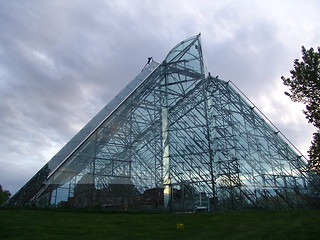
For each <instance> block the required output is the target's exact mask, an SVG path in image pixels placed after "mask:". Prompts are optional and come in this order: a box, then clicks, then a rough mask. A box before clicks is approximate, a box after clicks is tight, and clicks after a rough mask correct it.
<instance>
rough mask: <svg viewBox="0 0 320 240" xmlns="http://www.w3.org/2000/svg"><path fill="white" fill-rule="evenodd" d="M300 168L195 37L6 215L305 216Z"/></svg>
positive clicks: (106, 112)
mask: <svg viewBox="0 0 320 240" xmlns="http://www.w3.org/2000/svg"><path fill="white" fill-rule="evenodd" d="M305 169H306V162H305V160H304V159H303V157H302V156H301V154H299V153H298V151H297V150H296V149H295V148H294V146H292V144H290V142H289V141H287V140H286V138H284V136H283V135H282V134H281V133H280V132H279V131H278V129H277V128H276V127H275V126H274V125H273V124H272V123H270V122H269V121H268V119H267V118H266V117H265V116H264V115H263V114H262V113H261V112H259V111H258V110H257V108H255V106H254V105H253V104H252V103H251V102H250V101H249V100H248V99H246V97H245V96H244V95H243V94H242V93H241V92H240V91H239V90H238V89H237V88H236V87H235V86H234V85H233V84H232V83H231V82H230V81H229V82H227V81H224V80H221V79H218V78H214V77H211V76H210V74H209V75H208V74H207V73H206V72H205V70H204V63H203V55H202V49H201V42H200V34H199V35H197V36H194V37H191V38H189V39H187V40H185V41H182V42H181V43H179V44H178V45H176V46H175V47H174V48H173V49H172V50H171V51H170V52H169V53H168V55H167V57H166V58H165V60H164V61H163V62H162V63H161V64H159V63H157V62H155V61H153V60H152V61H150V62H149V63H148V64H147V65H146V66H145V67H144V69H143V70H142V72H141V73H139V74H138V76H137V77H136V78H134V79H133V80H132V81H131V82H130V83H129V84H128V85H127V86H126V87H125V88H124V89H123V90H122V91H121V92H120V93H119V94H118V95H117V96H116V97H115V98H114V99H113V100H112V101H111V102H110V103H108V104H107V105H106V106H105V107H104V108H103V109H102V110H101V111H100V112H99V113H98V114H97V115H96V116H95V117H94V118H93V119H92V120H91V121H90V122H89V123H88V124H87V125H86V126H84V128H83V129H82V130H81V131H80V132H79V133H77V134H76V135H75V136H74V137H73V138H72V139H71V140H70V141H69V142H68V143H67V144H66V145H65V146H64V147H63V148H62V149H61V150H60V151H59V152H58V153H57V154H56V155H55V156H54V157H53V158H52V159H51V160H50V161H49V162H48V163H47V164H46V165H45V166H44V167H43V168H42V169H41V170H40V171H39V172H38V173H36V174H35V175H34V177H32V178H31V179H30V180H29V181H28V182H27V183H26V184H25V185H24V186H23V187H22V188H21V189H20V190H19V191H18V192H17V193H16V194H15V195H14V196H13V197H12V198H11V199H9V201H8V202H7V204H8V205H16V206H19V205H37V206H69V207H94V206H100V207H103V208H106V209H140V210H167V211H217V210H239V209H287V208H303V207H306V206H307V198H306V197H305V196H306V193H307V191H308V181H309V177H308V175H307V172H306V171H305Z"/></svg>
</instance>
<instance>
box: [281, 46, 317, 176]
mask: <svg viewBox="0 0 320 240" xmlns="http://www.w3.org/2000/svg"><path fill="white" fill-rule="evenodd" d="M293 66H294V69H293V70H291V71H290V73H291V77H290V78H285V77H284V76H282V77H281V79H282V81H283V84H284V85H286V86H288V87H289V90H290V92H285V94H286V95H288V96H289V97H290V98H291V100H292V101H294V102H302V103H304V104H306V109H305V110H304V111H303V113H304V114H305V115H306V118H307V119H308V121H309V123H312V124H313V125H314V126H315V127H316V128H317V132H315V133H314V134H313V141H312V142H311V147H310V149H309V151H308V154H309V158H310V160H309V167H310V169H312V170H315V171H316V172H317V174H320V47H318V51H315V50H314V49H313V48H310V49H309V50H306V49H305V47H304V46H302V61H300V60H299V59H295V60H294V65H293Z"/></svg>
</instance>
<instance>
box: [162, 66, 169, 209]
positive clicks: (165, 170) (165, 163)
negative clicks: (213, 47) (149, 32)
mask: <svg viewBox="0 0 320 240" xmlns="http://www.w3.org/2000/svg"><path fill="white" fill-rule="evenodd" d="M163 65H164V78H163V80H162V82H161V93H162V94H161V107H162V113H161V123H162V174H163V186H164V190H163V207H164V209H168V207H169V201H170V195H171V176H170V140H169V109H168V89H167V88H168V80H167V78H168V77H167V71H166V69H167V67H166V64H165V63H164V64H163Z"/></svg>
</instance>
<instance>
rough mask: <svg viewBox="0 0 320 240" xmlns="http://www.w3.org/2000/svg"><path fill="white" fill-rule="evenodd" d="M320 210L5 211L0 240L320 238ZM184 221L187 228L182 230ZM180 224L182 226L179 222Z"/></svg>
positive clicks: (1, 217)
mask: <svg viewBox="0 0 320 240" xmlns="http://www.w3.org/2000/svg"><path fill="white" fill-rule="evenodd" d="M319 222H320V210H294V211H242V212H225V213H201V214H200V213H199V214H170V213H130V212H128V213H119V212H118V213H110V212H109V213H108V212H103V211H101V212H99V211H71V210H35V209H33V210H32V209H14V210H6V209H0V239H28V240H32V239H41V240H45V239H55V240H62V239H68V240H72V239H77V240H80V239H86V240H89V239H94V240H99V239H129V240H131V239H132V240H134V239H139V240H144V239H165V240H170V239H174V240H179V239H193V240H197V239H206V240H208V239H217V240H218V239H219V240H223V239H246V240H249V239H263V240H266V239H277V240H278V239H281V240H284V239H299V240H302V239H320V225H319ZM180 223H182V224H183V225H184V228H183V229H177V224H180ZM180 226H181V225H180Z"/></svg>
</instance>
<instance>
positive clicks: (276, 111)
mask: <svg viewBox="0 0 320 240" xmlns="http://www.w3.org/2000/svg"><path fill="white" fill-rule="evenodd" d="M319 13H320V1H318V0H313V1H312V0H301V1H300V0H287V1H286V0H281V1H279V0H275V1H272V0H268V1H258V0H256V1H253V0H252V1H250V0H241V1H239V0H234V1H232V0H230V1H226V0H224V1H220V0H212V1H210V0H206V1H205V0H195V1H188V0H161V1H155V0H150V1H147V0H113V1H112V0H105V1H102V0H87V1H85V0H68V1H65V0H29V1H25V0H21V1H19V0H0V97H1V101H0V184H1V185H2V186H3V188H4V189H7V190H9V191H10V192H11V193H13V194H14V193H15V192H16V191H17V190H19V189H20V188H21V187H22V186H23V185H24V184H25V183H26V181H28V180H29V179H30V178H31V177H32V176H33V175H34V174H35V173H36V172H37V171H38V170H39V169H40V168H41V167H42V166H43V165H44V164H45V163H46V162H48V161H49V160H50V159H51V157H52V156H53V155H54V154H55V153H57V152H58V151H59V150H60V148H62V147H63V146H64V144H66V142H67V141H69V140H70V139H71V137H73V136H74V135H75V134H76V133H77V132H78V131H79V130H80V129H81V128H82V127H83V126H84V124H85V123H87V122H88V121H89V120H90V119H91V118H92V117H93V116H94V115H95V114H96V113H97V112H98V111H99V110H100V109H101V108H102V107H103V106H104V105H106V104H107V103H108V102H109V101H110V100H111V99H112V98H113V97H114V96H115V95H116V94H117V93H118V92H119V91H120V90H121V89H122V88H123V87H124V86H125V85H126V84H127V83H128V82H129V81H130V80H131V79H133V78H134V77H135V76H136V75H137V74H138V73H139V72H140V71H141V69H142V68H143V66H144V65H145V64H146V62H147V58H148V57H149V56H153V58H154V59H155V60H157V61H159V62H161V61H162V60H163V59H164V58H165V56H166V54H167V53H168V51H169V50H170V49H171V48H172V47H173V46H174V45H176V44H177V43H179V42H180V41H182V40H184V39H186V38H188V37H191V36H193V35H196V34H198V33H199V32H201V34H202V35H201V38H202V44H203V49H204V55H205V60H206V64H207V68H208V71H210V72H211V73H212V75H213V76H216V75H219V76H220V78H221V79H225V80H231V81H232V82H234V83H235V84H236V85H237V86H238V87H239V88H240V89H241V90H242V91H243V92H244V93H245V94H246V95H247V96H248V97H249V98H250V99H251V101H252V102H253V103H254V104H255V105H257V106H258V108H260V110H261V111H262V112H263V113H265V114H266V115H267V116H268V117H269V118H270V119H271V120H272V121H273V122H274V124H275V125H276V126H277V127H278V128H279V129H280V130H281V131H282V132H283V134H284V135H286V136H287V137H288V138H289V139H290V141H292V142H293V143H294V144H295V145H296V146H297V148H298V149H300V151H301V152H302V153H303V154H305V155H306V154H307V150H308V147H309V145H310V142H311V140H312V133H313V132H314V131H315V129H314V128H313V127H312V126H311V125H310V124H308V123H307V120H306V119H305V117H304V115H303V113H302V109H303V108H304V106H303V105H301V104H299V103H293V102H291V100H290V99H289V98H288V97H287V96H285V95H284V94H283V92H284V91H285V90H286V88H285V87H284V86H283V85H282V81H281V79H280V77H281V76H282V75H284V76H289V75H290V74H289V71H290V70H291V69H292V67H293V61H294V59H295V58H301V46H302V45H304V46H306V47H307V48H310V47H314V48H316V47H317V46H320V14H319Z"/></svg>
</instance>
